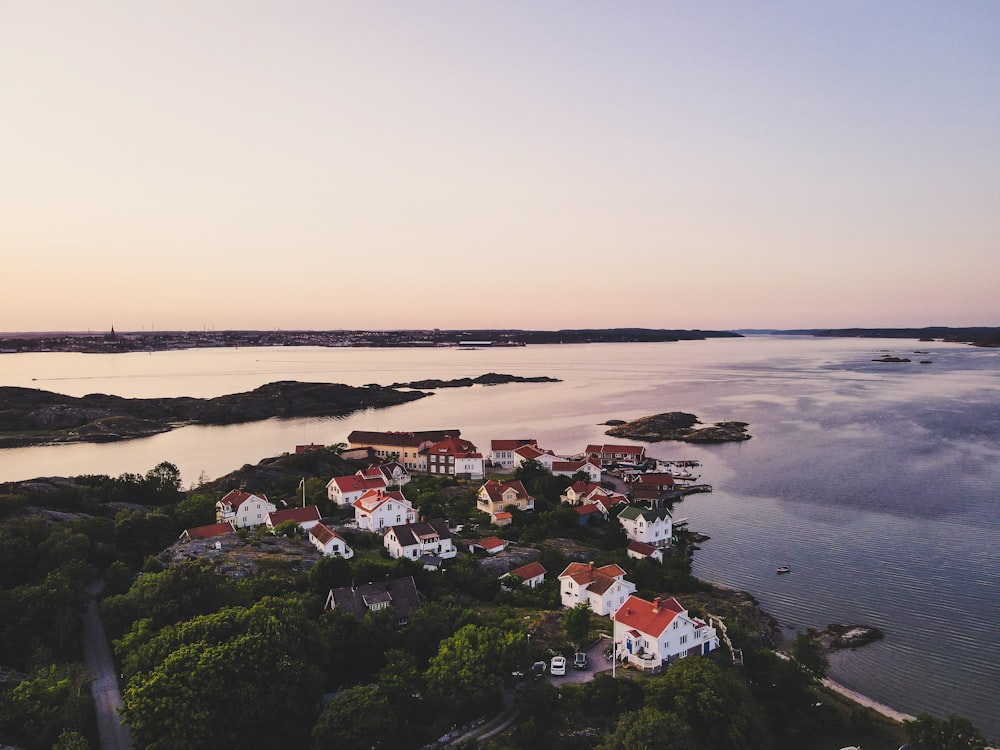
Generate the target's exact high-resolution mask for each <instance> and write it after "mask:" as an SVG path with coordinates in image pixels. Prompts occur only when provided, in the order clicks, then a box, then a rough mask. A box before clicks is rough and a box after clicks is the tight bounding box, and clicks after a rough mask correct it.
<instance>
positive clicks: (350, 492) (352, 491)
mask: <svg viewBox="0 0 1000 750" xmlns="http://www.w3.org/2000/svg"><path fill="white" fill-rule="evenodd" d="M386 486H387V485H386V483H385V480H384V479H383V478H382V477H381V476H378V477H365V476H358V475H357V474H351V475H350V476H346V477H334V478H333V479H331V480H330V481H329V482H327V483H326V496H327V497H328V498H330V500H331V501H332V502H335V503H336V504H337V505H339V506H344V505H352V504H353V503H354V501H355V500H357V499H358V498H359V497H361V496H362V495H363V494H365V493H366V492H368V491H369V490H384V489H385V488H386Z"/></svg>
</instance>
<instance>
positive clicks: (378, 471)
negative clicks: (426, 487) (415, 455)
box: [358, 461, 412, 487]
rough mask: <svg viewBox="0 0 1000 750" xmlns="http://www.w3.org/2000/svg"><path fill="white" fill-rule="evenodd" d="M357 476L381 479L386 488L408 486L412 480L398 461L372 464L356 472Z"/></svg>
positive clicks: (407, 471)
mask: <svg viewBox="0 0 1000 750" xmlns="http://www.w3.org/2000/svg"><path fill="white" fill-rule="evenodd" d="M358 476H359V477H364V478H365V479H381V480H382V481H383V482H385V483H386V485H388V486H391V485H394V484H396V485H399V486H400V487H402V486H403V485H404V484H409V482H410V479H411V478H412V477H411V476H410V472H409V470H408V469H407V468H406V467H405V466H403V464H401V463H399V461H389V462H387V463H382V464H372V465H371V466H369V467H368V468H367V469H363V470H361V471H358Z"/></svg>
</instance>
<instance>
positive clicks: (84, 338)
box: [0, 328, 740, 354]
mask: <svg viewBox="0 0 1000 750" xmlns="http://www.w3.org/2000/svg"><path fill="white" fill-rule="evenodd" d="M739 336H740V334H738V333H733V332H731V331H699V330H694V331H682V330H665V329H656V328H606V329H593V328H587V329H568V330H560V331H521V330H513V329H481V330H441V329H436V328H435V329H431V330H395V331H284V330H275V331H209V330H205V331H129V332H122V331H116V330H115V329H114V328H110V329H109V330H107V331H101V332H96V333H95V332H89V331H88V332H49V333H0V353H6V354H13V353H18V352H87V353H107V352H145V351H164V350H167V349H197V348H220V347H222V348H226V347H239V346H377V347H434V346H464V347H468V348H478V347H490V346H524V345H526V344H583V343H608V342H659V341H690V340H700V339H707V338H725V337H739Z"/></svg>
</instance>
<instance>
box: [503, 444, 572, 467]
mask: <svg viewBox="0 0 1000 750" xmlns="http://www.w3.org/2000/svg"><path fill="white" fill-rule="evenodd" d="M559 460H561V459H560V458H559V456H557V455H556V454H555V453H553V452H552V451H550V450H543V449H541V448H539V447H538V446H537V445H522V446H521V447H520V448H515V449H514V468H515V469H516V468H518V467H519V466H521V464H523V463H524V462H526V461H537V462H538V463H540V464H541V465H542V466H544V467H545V470H546V471H549V472H551V471H552V464H553V463H554V462H555V461H559Z"/></svg>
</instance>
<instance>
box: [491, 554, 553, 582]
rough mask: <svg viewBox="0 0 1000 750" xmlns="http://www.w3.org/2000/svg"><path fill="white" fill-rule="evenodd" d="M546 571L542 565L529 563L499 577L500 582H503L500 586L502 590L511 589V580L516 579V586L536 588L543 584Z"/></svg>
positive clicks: (536, 562)
mask: <svg viewBox="0 0 1000 750" xmlns="http://www.w3.org/2000/svg"><path fill="white" fill-rule="evenodd" d="M546 572H547V571H546V570H545V568H543V567H542V564H541V563H540V562H538V561H537V560H536V561H535V562H530V563H528V564H527V565H522V566H521V567H520V568H515V569H514V570H512V571H510V572H509V573H506V574H504V575H502V576H500V580H501V581H502V582H503V583H502V584H501V585H503V586H504V588H507V589H510V588H513V586H512V585H510V584H512V583H513V580H512V579H515V578H516V579H517V581H518V585H520V586H527V587H529V588H536V587H538V586H541V585H542V584H543V583H545V573H546Z"/></svg>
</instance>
